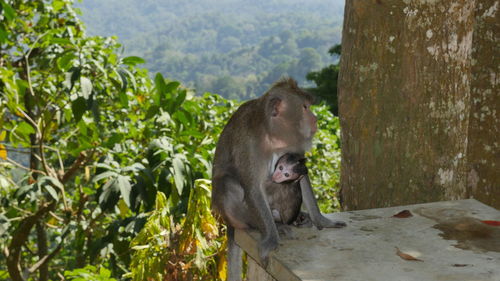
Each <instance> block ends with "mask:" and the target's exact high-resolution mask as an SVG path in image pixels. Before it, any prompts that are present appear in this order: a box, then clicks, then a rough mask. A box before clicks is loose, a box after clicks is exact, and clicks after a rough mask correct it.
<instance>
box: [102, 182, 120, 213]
mask: <svg viewBox="0 0 500 281" xmlns="http://www.w3.org/2000/svg"><path fill="white" fill-rule="evenodd" d="M119 199H120V188H119V187H118V184H117V178H114V179H110V180H109V181H108V182H106V183H105V184H104V185H103V186H102V192H101V194H100V195H99V204H100V206H101V208H102V210H103V211H109V210H112V209H113V208H114V207H115V205H116V203H118V200H119Z"/></svg>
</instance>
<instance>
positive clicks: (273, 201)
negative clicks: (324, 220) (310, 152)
mask: <svg viewBox="0 0 500 281" xmlns="http://www.w3.org/2000/svg"><path fill="white" fill-rule="evenodd" d="M307 172H308V171H307V167H306V158H305V157H304V156H303V155H301V154H296V153H287V154H285V155H283V156H281V158H279V159H278V162H277V163H276V166H275V169H274V172H273V174H272V176H271V182H269V183H268V184H267V188H266V195H267V198H268V202H269V207H270V209H271V213H272V215H273V219H274V221H275V222H276V223H278V224H282V225H289V224H294V225H296V226H312V224H311V221H310V219H309V216H308V215H307V214H306V213H304V212H301V211H300V207H301V205H302V191H301V189H300V184H299V181H300V179H301V178H302V177H304V176H305V175H307Z"/></svg>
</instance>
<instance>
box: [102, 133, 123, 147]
mask: <svg viewBox="0 0 500 281" xmlns="http://www.w3.org/2000/svg"><path fill="white" fill-rule="evenodd" d="M123 139H124V135H123V134H120V133H113V134H112V135H111V137H110V138H109V139H108V141H107V142H106V143H105V146H106V147H109V148H112V147H113V146H114V145H115V144H116V143H119V142H121V141H122V140H123Z"/></svg>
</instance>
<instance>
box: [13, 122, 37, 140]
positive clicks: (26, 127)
mask: <svg viewBox="0 0 500 281" xmlns="http://www.w3.org/2000/svg"><path fill="white" fill-rule="evenodd" d="M35 132H36V131H35V129H34V128H33V126H31V125H30V124H28V123H26V122H24V121H23V122H21V123H19V125H17V128H16V133H21V134H23V135H25V136H28V135H30V134H34V133H35Z"/></svg>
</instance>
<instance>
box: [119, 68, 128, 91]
mask: <svg viewBox="0 0 500 281" xmlns="http://www.w3.org/2000/svg"><path fill="white" fill-rule="evenodd" d="M117 73H118V76H120V79H121V86H122V88H121V90H122V91H123V92H124V91H125V90H126V89H127V87H128V80H127V73H126V72H124V71H123V69H118V71H117Z"/></svg>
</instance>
